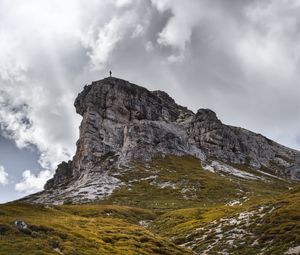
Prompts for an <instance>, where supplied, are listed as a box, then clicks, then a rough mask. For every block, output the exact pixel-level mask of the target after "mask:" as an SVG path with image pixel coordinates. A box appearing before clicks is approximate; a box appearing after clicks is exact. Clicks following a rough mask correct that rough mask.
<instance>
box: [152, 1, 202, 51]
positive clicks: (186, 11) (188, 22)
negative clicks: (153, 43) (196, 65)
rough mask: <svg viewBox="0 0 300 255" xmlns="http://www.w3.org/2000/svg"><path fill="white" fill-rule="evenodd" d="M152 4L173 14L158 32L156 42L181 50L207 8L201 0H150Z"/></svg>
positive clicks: (162, 10) (161, 10)
mask: <svg viewBox="0 0 300 255" xmlns="http://www.w3.org/2000/svg"><path fill="white" fill-rule="evenodd" d="M152 4H153V5H154V6H155V7H156V8H157V9H158V10H159V11H160V12H164V11H166V10H170V11H171V12H172V14H173V15H172V16H171V17H170V19H169V21H168V23H167V25H166V26H165V27H164V28H163V30H162V31H161V32H160V33H159V37H158V40H157V42H158V43H159V44H161V45H164V46H171V47H174V48H177V49H179V50H180V51H183V50H184V49H185V48H186V44H187V43H188V42H190V39H191V35H192V31H193V28H194V27H196V26H199V25H200V21H201V19H202V18H203V15H204V14H203V13H204V12H206V11H207V8H205V5H204V4H203V2H201V1H194V0H191V1H181V0H175V1H160V0H152ZM206 15H207V14H206Z"/></svg>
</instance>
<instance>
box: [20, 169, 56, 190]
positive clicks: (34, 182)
mask: <svg viewBox="0 0 300 255" xmlns="http://www.w3.org/2000/svg"><path fill="white" fill-rule="evenodd" d="M51 175H52V174H51V172H50V171H47V170H45V171H41V172H39V173H38V175H34V174H32V173H31V171H30V170H26V171H24V172H23V179H22V180H21V181H20V182H18V183H17V184H16V185H15V189H16V191H17V192H20V193H23V194H30V193H34V192H38V191H41V190H42V189H43V187H44V184H45V183H46V181H47V180H48V179H49V178H50V177H51Z"/></svg>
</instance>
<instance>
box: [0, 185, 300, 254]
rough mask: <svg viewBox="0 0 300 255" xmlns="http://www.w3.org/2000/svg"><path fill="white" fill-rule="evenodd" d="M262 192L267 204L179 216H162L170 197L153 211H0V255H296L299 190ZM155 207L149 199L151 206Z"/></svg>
mask: <svg viewBox="0 0 300 255" xmlns="http://www.w3.org/2000/svg"><path fill="white" fill-rule="evenodd" d="M215 188H217V187H215ZM218 188H219V189H220V190H221V187H218ZM268 193H269V194H268V197H267V198H262V197H261V196H260V195H263V194H260V195H259V196H258V197H255V196H252V197H251V199H249V200H247V201H245V202H241V201H240V200H233V201H231V202H230V203H227V204H219V203H218V202H216V203H214V205H212V204H209V205H204V204H202V205H200V203H199V204H195V206H194V207H193V203H192V202H190V204H189V205H180V206H182V207H183V206H190V207H186V208H184V209H170V208H168V209H167V208H166V207H165V205H166V204H165V202H166V201H167V202H169V203H170V202H171V201H174V200H169V198H168V200H164V201H162V200H160V203H159V204H158V206H155V207H154V208H153V210H150V209H139V208H136V207H127V206H118V205H101V204H83V205H61V206H47V205H46V206H45V205H32V204H23V203H11V204H6V205H1V206H0V254H1V255H7V254H14V255H18V254H20V255H21V254H22V255H23V254H25V255H26V254H40V255H42V254H70V255H75V254H76V255H93V254H107V255H108V254H120V255H123V254H134V255H140V254H145V255H146V254H165V255H167V254H170V255H171V254H178V255H179V254H250V255H251V254H253V255H254V254H270V255H271V254H272V255H276V254H278V255H279V254H299V249H300V239H299V237H300V204H299V201H300V187H299V185H298V186H296V187H294V188H293V189H291V190H289V191H287V192H283V193H282V194H281V195H278V194H277V192H275V193H272V191H271V190H269V192H268ZM161 197H162V196H161ZM161 199H162V198H161ZM124 200H125V199H124V197H123V201H124ZM156 200H157V197H155V196H154V197H153V200H152V203H153V204H154V203H155V202H154V201H156ZM216 200H218V199H216ZM147 201H148V202H149V201H150V194H149V197H148V198H147ZM175 201H176V199H175ZM236 201H240V202H239V203H237V202H236ZM212 202H213V201H212ZM127 203H130V199H129V200H128V201H127ZM135 203H136V201H135ZM147 207H151V206H147ZM16 219H22V220H24V221H25V222H26V223H27V224H28V229H27V230H26V231H20V230H18V229H17V228H16V227H15V226H14V225H13V222H14V221H15V220H16ZM185 248H186V249H185Z"/></svg>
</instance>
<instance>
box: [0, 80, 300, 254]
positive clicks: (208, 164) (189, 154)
mask: <svg viewBox="0 0 300 255" xmlns="http://www.w3.org/2000/svg"><path fill="white" fill-rule="evenodd" d="M75 108H76V112H77V113H79V114H80V115H81V116H82V118H83V119H82V122H81V125H80V134H79V140H78V142H77V143H76V146H77V150H76V154H75V155H74V157H73V159H72V160H70V161H69V162H62V163H61V164H60V165H58V168H57V170H56V173H55V175H54V177H53V178H52V179H50V180H49V181H48V182H47V183H46V185H45V189H44V190H43V191H41V192H39V193H36V194H32V195H30V196H27V197H25V198H23V199H21V200H19V201H16V202H13V203H9V204H6V205H1V206H0V255H1V254H5V255H6V254H66V255H68V254H71V255H73V254H74V255H75V254H76V255H81V254H134V255H141V254H145V255H146V254H165V255H168V254H170V255H171V254H203V255H204V254H250V255H251V254H253V255H254V254H270V255H271V254H272V255H273V254H298V253H299V249H300V239H299V236H300V235H299V234H300V225H299V222H300V205H299V201H300V188H299V180H300V152H298V151H296V150H293V149H290V148H287V147H285V146H282V145H280V144H278V143H276V142H274V141H272V140H270V139H268V138H266V137H264V136H263V135H260V134H255V133H253V132H251V131H248V130H246V129H243V128H239V127H233V126H229V125H225V124H223V123H222V122H221V120H219V119H218V117H217V115H216V113H214V112H213V111H211V110H209V109H199V110H198V111H197V112H196V113H194V112H192V111H191V110H189V109H187V108H186V107H183V106H180V105H178V104H176V102H175V101H174V100H173V99H172V98H171V97H170V96H169V95H168V94H167V93H165V92H163V91H149V90H147V89H145V88H143V87H141V86H138V85H135V84H132V83H129V82H128V81H125V80H121V79H117V78H113V77H111V78H105V79H103V80H100V81H96V82H93V83H92V84H90V85H87V86H85V87H84V89H83V91H82V92H81V93H80V94H79V95H78V97H77V98H76V100H75ZM17 219H20V220H23V221H25V222H26V223H27V224H28V227H27V228H26V229H21V230H20V229H19V230H18V228H17V227H16V226H14V224H13V222H14V221H15V220H17ZM25 247H26V248H25Z"/></svg>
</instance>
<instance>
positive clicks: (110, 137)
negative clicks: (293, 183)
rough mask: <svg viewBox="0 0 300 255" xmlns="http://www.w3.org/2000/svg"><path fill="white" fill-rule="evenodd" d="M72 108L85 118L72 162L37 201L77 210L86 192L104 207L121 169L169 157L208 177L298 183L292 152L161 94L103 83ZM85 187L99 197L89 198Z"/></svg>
mask: <svg viewBox="0 0 300 255" xmlns="http://www.w3.org/2000/svg"><path fill="white" fill-rule="evenodd" d="M75 108H76V112H77V113H79V114H80V115H81V116H82V117H83V119H82V123H81V125H80V138H79V140H78V142H77V151H76V154H75V156H74V158H73V160H72V161H69V162H68V163H66V162H64V163H62V164H60V165H59V166H58V169H57V171H56V174H55V176H54V178H53V179H51V180H49V181H48V182H47V184H46V185H45V189H46V193H45V192H44V193H41V194H40V196H39V198H38V199H37V201H42V202H43V201H45V200H47V201H54V199H55V196H56V194H57V192H59V194H60V195H61V198H62V199H68V198H69V199H71V200H72V201H73V202H78V201H80V200H81V199H82V197H84V196H81V197H80V196H79V197H78V196H77V197H76V194H79V193H80V192H81V194H84V193H82V192H83V191H85V192H86V193H85V194H86V196H85V197H84V199H89V200H95V199H101V198H103V197H106V196H108V195H110V194H111V192H112V191H113V190H114V189H115V188H116V187H118V186H119V185H122V183H121V182H120V181H119V180H118V178H116V177H115V174H114V173H115V171H116V169H117V168H118V167H121V166H125V165H128V164H130V162H134V161H141V162H147V161H149V160H151V159H153V158H155V157H163V156H166V155H177V156H182V155H191V156H194V157H196V158H198V159H199V160H200V162H201V163H202V165H203V166H205V167H211V168H212V169H215V168H216V165H218V164H216V163H215V161H218V162H223V163H224V164H231V163H234V164H244V165H247V166H249V167H252V168H253V169H257V170H259V169H261V170H264V169H266V168H267V169H268V171H269V172H268V173H269V174H272V175H276V176H279V177H282V178H287V179H292V180H298V179H300V170H299V160H298V158H299V153H298V152H297V151H295V150H292V149H289V148H286V147H284V146H281V145H279V144H277V143H275V142H273V141H271V140H269V139H267V138H265V137H263V136H262V135H259V134H255V133H253V132H250V131H247V130H245V129H242V128H237V127H232V126H228V125H224V124H222V122H221V121H220V120H219V119H218V118H217V116H216V114H215V113H214V112H213V111H211V110H208V109H200V110H198V111H197V113H193V112H192V111H190V110H188V109H187V108H186V107H183V106H180V105H178V104H176V103H175V101H174V100H173V99H172V98H171V97H170V96H169V95H168V94H167V93H165V92H162V91H153V92H151V91H148V90H147V89H145V88H143V87H140V86H137V85H134V84H131V83H129V82H127V81H125V80H121V79H117V78H106V79H103V80H100V81H96V82H93V83H92V84H91V85H88V86H85V87H84V90H83V91H82V92H81V93H80V94H79V95H78V97H77V99H76V101H75ZM215 170H216V169H215ZM216 171H217V170H216ZM89 187H93V190H96V191H97V192H96V193H95V192H94V193H93V194H92V195H91V193H90V189H91V188H89ZM78 190H81V191H80V192H79V191H78ZM71 191H72V192H73V193H72V192H71ZM76 192H77V193H76ZM78 192H79V193H78ZM71 193H72V195H70V194H71ZM62 194H64V195H62ZM95 194H98V195H95ZM51 197H52V198H51ZM77 200H78V201H77Z"/></svg>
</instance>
